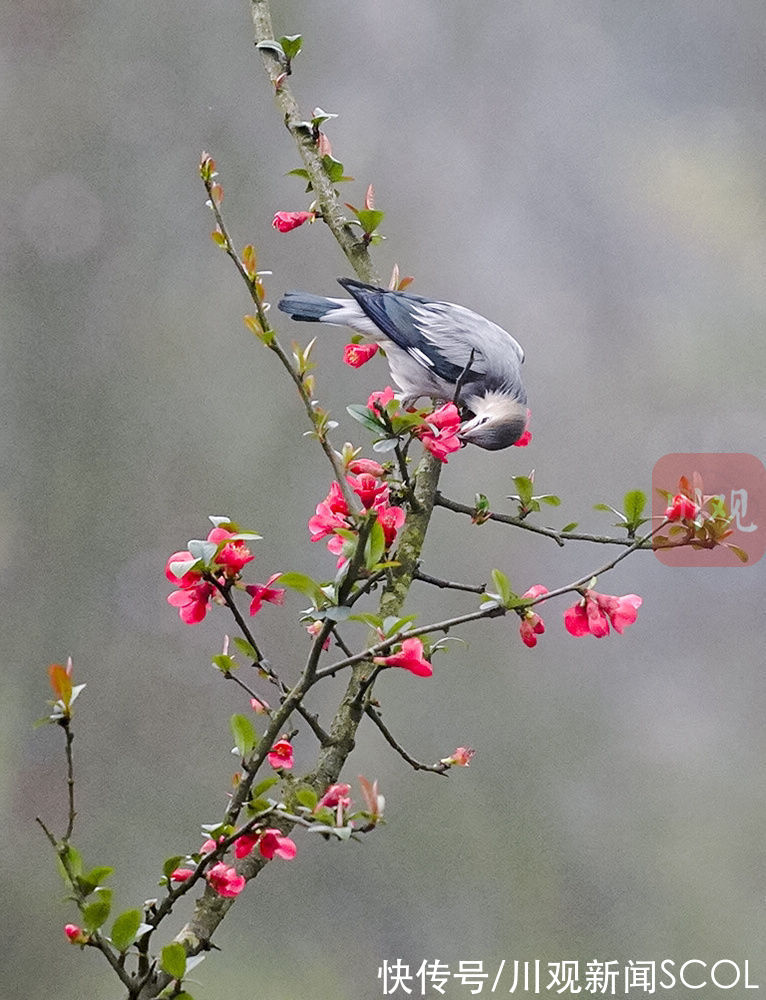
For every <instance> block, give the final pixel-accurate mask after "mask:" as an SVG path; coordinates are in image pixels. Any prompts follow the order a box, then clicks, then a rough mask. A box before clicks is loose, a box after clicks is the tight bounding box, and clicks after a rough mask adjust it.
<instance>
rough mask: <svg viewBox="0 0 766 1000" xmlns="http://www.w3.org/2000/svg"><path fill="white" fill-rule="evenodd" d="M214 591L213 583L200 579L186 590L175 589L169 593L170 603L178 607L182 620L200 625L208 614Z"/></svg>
mask: <svg viewBox="0 0 766 1000" xmlns="http://www.w3.org/2000/svg"><path fill="white" fill-rule="evenodd" d="M214 593H215V587H214V586H213V584H212V583H208V582H207V580H200V581H199V582H198V583H194V584H192V585H191V586H188V587H186V588H185V589H184V590H174V591H173V593H172V594H168V604H172V605H173V607H174V608H178V614H179V615H180V618H181V621H182V622H185V623H186V624H187V625H198V624H199V622H201V621H202V619H203V618H204V617H205V615H206V614H207V612H208V608H209V607H210V600H211V598H212V596H213V594H214Z"/></svg>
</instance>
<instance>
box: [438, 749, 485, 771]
mask: <svg viewBox="0 0 766 1000" xmlns="http://www.w3.org/2000/svg"><path fill="white" fill-rule="evenodd" d="M475 753H476V751H475V750H474V749H472V747H458V748H457V750H455V751H454V752H453V753H451V754H450V756H449V757H442V759H441V763H442V764H449V765H450V767H468V765H469V764H470V763H471V761H472V760H473V758H474V755H475Z"/></svg>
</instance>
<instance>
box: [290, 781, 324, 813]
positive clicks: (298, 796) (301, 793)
mask: <svg viewBox="0 0 766 1000" xmlns="http://www.w3.org/2000/svg"><path fill="white" fill-rule="evenodd" d="M295 801H296V802H297V803H298V804H299V805H302V806H305V807H306V808H307V809H309V810H312V811H313V809H314V807H315V806H316V804H317V802H318V801H319V796H318V795H317V793H316V792H315V791H314V789H313V788H310V787H309V786H308V785H301V787H300V788H298V789H296V791H295Z"/></svg>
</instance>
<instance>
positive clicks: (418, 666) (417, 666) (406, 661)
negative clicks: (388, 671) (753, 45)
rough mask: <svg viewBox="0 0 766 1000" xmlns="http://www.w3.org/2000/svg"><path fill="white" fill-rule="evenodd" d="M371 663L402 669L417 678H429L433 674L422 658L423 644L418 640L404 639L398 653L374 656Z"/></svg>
mask: <svg viewBox="0 0 766 1000" xmlns="http://www.w3.org/2000/svg"><path fill="white" fill-rule="evenodd" d="M372 662H373V663H379V664H381V665H382V666H385V667H403V668H404V669H405V670H409V671H410V672H411V673H413V674H417V676H418V677H430V676H431V674H432V673H433V668H432V667H431V664H430V663H429V662H428V660H426V659H424V657H423V643H422V642H421V641H420V639H405V640H404V642H403V643H402V645H401V647H400V649H399V652H398V653H393V654H392V655H391V656H375V657H373V661H372Z"/></svg>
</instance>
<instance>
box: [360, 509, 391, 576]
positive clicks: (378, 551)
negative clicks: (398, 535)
mask: <svg viewBox="0 0 766 1000" xmlns="http://www.w3.org/2000/svg"><path fill="white" fill-rule="evenodd" d="M385 551H386V536H385V534H384V532H383V527H382V525H381V523H380V521H377V520H375V521H373V522H372V526H371V527H370V534H369V536H368V538H367V544H366V545H365V547H364V564H365V566H366V567H367V569H372V568H373V566H376V565H377V564H378V562H380V558H381V556H382V555H383V553H384V552H385Z"/></svg>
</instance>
